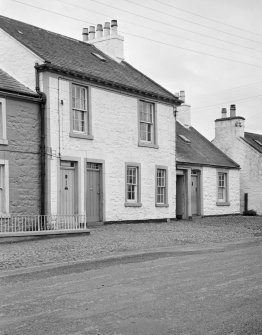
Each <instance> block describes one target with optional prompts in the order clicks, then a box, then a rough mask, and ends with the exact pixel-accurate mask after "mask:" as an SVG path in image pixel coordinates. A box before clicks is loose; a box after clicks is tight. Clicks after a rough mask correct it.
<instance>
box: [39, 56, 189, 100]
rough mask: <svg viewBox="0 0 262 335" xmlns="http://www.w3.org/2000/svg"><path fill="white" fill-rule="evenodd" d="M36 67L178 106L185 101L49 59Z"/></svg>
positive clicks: (40, 70)
mask: <svg viewBox="0 0 262 335" xmlns="http://www.w3.org/2000/svg"><path fill="white" fill-rule="evenodd" d="M35 69H37V70H38V71H39V72H42V71H46V70H48V71H50V72H54V73H62V74H64V75H69V76H70V75H71V76H74V77H78V78H80V79H82V80H87V81H89V83H94V84H97V85H99V86H104V87H110V88H112V89H117V90H121V91H122V92H126V93H131V94H138V95H141V96H144V97H147V98H152V99H155V100H158V101H162V102H166V103H169V104H172V105H176V106H179V105H180V104H181V103H182V102H183V101H181V100H180V99H179V98H177V97H175V96H174V98H171V97H170V98H168V97H165V96H162V95H159V94H157V93H154V92H149V91H146V90H140V89H136V88H135V87H131V86H128V85H124V84H119V83H116V82H114V81H111V80H106V79H102V78H99V77H96V76H90V75H88V74H84V73H83V72H79V71H75V70H70V69H68V68H65V67H62V66H58V65H53V64H51V63H50V62H48V61H47V62H46V63H44V64H40V65H39V64H36V65H35ZM170 94H171V93H170Z"/></svg>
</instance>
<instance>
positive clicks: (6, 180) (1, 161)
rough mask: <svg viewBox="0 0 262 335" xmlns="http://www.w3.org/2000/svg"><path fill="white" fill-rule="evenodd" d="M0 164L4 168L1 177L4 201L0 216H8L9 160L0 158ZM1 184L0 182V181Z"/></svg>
mask: <svg viewBox="0 0 262 335" xmlns="http://www.w3.org/2000/svg"><path fill="white" fill-rule="evenodd" d="M0 166H3V169H4V178H3V189H4V199H5V203H4V205H3V210H2V209H1V207H0V217H2V218H3V217H9V215H10V214H9V161H8V160H5V159H0ZM0 184H1V182H0Z"/></svg>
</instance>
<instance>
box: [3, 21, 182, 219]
mask: <svg viewBox="0 0 262 335" xmlns="http://www.w3.org/2000/svg"><path fill="white" fill-rule="evenodd" d="M94 29H95V28H94V27H90V29H89V31H88V29H84V30H83V37H84V38H83V39H84V41H78V40H74V39H72V38H68V37H66V36H62V35H59V34H55V33H52V32H49V31H46V30H44V29H40V28H38V27H34V26H31V25H28V24H26V23H23V22H19V21H16V20H11V19H8V18H5V17H2V16H1V17H0V56H1V57H0V59H1V61H0V63H1V67H3V68H4V70H5V71H6V72H8V73H10V74H12V75H13V76H15V78H16V79H17V80H18V81H20V82H22V83H23V84H24V85H25V86H27V87H29V88H31V89H33V90H34V89H35V87H36V91H37V92H38V93H39V94H40V95H43V94H42V93H44V95H45V97H46V109H45V124H44V127H45V137H46V141H45V148H46V150H45V152H46V162H45V163H46V178H45V180H46V199H45V203H46V213H47V214H62V215H74V214H84V215H86V218H87V222H95V221H103V222H111V221H129V220H132V221H136V220H143V221H144V220H163V219H171V218H175V217H176V188H175V187H174V185H175V184H176V160H175V151H176V150H175V147H176V136H175V133H176V125H175V117H174V110H175V107H176V106H178V105H179V104H180V100H179V99H178V97H177V96H175V95H173V94H171V93H170V92H168V91H167V90H165V89H164V88H162V87H161V86H160V85H158V84H156V83H155V82H154V81H152V80H151V79H149V78H148V77H146V76H145V75H143V74H142V73H141V72H139V71H138V70H136V69H134V68H133V67H132V66H131V65H129V64H128V63H127V62H125V61H124V60H123V59H124V55H123V38H122V37H121V36H119V35H118V33H117V22H116V21H114V20H113V21H112V22H111V27H110V25H109V23H106V24H105V27H104V30H103V27H102V26H101V25H98V26H97V31H96V33H95V31H94ZM96 46H97V47H96ZM101 50H102V51H103V52H102V51H101ZM35 63H37V64H36V65H35ZM35 71H36V77H35ZM35 78H36V79H35Z"/></svg>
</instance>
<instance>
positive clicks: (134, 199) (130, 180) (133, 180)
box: [125, 163, 141, 206]
mask: <svg viewBox="0 0 262 335" xmlns="http://www.w3.org/2000/svg"><path fill="white" fill-rule="evenodd" d="M140 182H141V178H140V164H137V163H126V197H125V198H126V201H125V205H126V206H141V203H140V194H141V193H140V187H141V186H140Z"/></svg>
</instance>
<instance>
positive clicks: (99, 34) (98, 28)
mask: <svg viewBox="0 0 262 335" xmlns="http://www.w3.org/2000/svg"><path fill="white" fill-rule="evenodd" d="M101 37H103V26H102V24H98V25H97V26H96V38H101Z"/></svg>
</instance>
